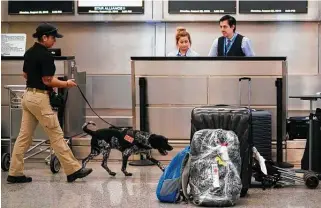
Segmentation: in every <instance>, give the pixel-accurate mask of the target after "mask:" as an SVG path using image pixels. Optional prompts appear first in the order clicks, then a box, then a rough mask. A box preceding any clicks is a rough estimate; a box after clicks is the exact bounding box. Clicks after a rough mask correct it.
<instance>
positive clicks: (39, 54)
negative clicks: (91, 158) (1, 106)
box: [7, 24, 92, 183]
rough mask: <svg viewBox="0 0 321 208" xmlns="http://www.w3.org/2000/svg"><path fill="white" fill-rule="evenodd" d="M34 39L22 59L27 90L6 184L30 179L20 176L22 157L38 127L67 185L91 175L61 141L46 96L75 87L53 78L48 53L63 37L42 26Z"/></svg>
mask: <svg viewBox="0 0 321 208" xmlns="http://www.w3.org/2000/svg"><path fill="white" fill-rule="evenodd" d="M33 37H34V38H37V39H38V42H36V43H35V44H34V45H33V46H32V47H31V48H30V49H28V50H27V51H26V53H25V55H24V65H23V76H24V77H25V79H26V80H27V89H26V92H25V93H24V95H23V98H22V103H21V105H22V110H23V111H22V121H21V128H20V133H19V135H18V138H17V140H16V142H15V145H14V148H13V152H12V157H11V162H10V170H9V175H8V178H7V181H8V182H10V183H27V182H31V181H32V178H31V177H27V176H25V175H24V174H23V169H24V159H23V157H24V153H25V152H26V150H28V149H29V147H30V145H31V144H32V136H33V134H34V131H35V128H36V127H37V125H38V123H40V125H41V126H42V128H43V129H44V131H45V132H46V134H47V135H48V137H49V139H50V145H51V147H52V148H53V150H54V152H55V155H56V156H57V157H58V159H59V161H60V163H61V165H62V167H63V169H64V172H65V174H66V175H67V181H68V182H73V181H75V180H76V179H77V178H83V177H86V176H87V175H89V174H90V173H91V172H92V169H86V168H82V166H81V165H80V163H79V162H78V161H77V159H76V158H75V157H74V155H73V153H72V152H71V150H70V148H69V146H68V145H67V143H66V141H65V140H64V135H63V131H62V129H61V127H60V124H59V121H58V117H57V114H56V112H54V111H53V110H52V107H51V105H50V100H49V93H50V92H51V91H52V88H53V87H58V88H70V87H74V86H77V85H76V83H75V82H74V81H73V80H68V81H60V80H58V79H57V78H56V77H54V75H55V71H56V67H55V64H54V58H53V56H52V55H51V53H50V52H49V51H48V48H50V47H52V46H53V45H54V43H55V42H56V38H62V37H63V36H62V35H61V34H59V33H58V30H57V28H55V27H54V26H52V25H50V24H41V25H40V26H39V27H38V28H37V30H36V33H34V34H33Z"/></svg>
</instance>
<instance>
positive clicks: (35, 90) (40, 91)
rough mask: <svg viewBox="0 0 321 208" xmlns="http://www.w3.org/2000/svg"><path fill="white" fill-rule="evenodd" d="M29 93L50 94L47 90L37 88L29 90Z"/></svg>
mask: <svg viewBox="0 0 321 208" xmlns="http://www.w3.org/2000/svg"><path fill="white" fill-rule="evenodd" d="M27 91H29V92H38V93H43V94H49V92H48V91H47V90H39V89H37V88H29V87H28V88H27Z"/></svg>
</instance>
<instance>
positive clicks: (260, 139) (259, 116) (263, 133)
mask: <svg viewBox="0 0 321 208" xmlns="http://www.w3.org/2000/svg"><path fill="white" fill-rule="evenodd" d="M252 127H253V132H252V133H253V144H254V146H255V147H256V149H257V150H258V152H259V153H260V154H261V156H262V157H264V159H266V160H272V114H271V112H269V111H265V110H253V109H252Z"/></svg>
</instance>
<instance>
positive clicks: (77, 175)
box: [67, 168, 93, 182]
mask: <svg viewBox="0 0 321 208" xmlns="http://www.w3.org/2000/svg"><path fill="white" fill-rule="evenodd" d="M91 172H93V169H91V168H81V169H80V170H78V171H76V172H74V173H73V174H71V175H68V176H67V181H68V182H74V181H75V180H76V179H77V178H84V177H86V176H88V175H89V174H90V173H91Z"/></svg>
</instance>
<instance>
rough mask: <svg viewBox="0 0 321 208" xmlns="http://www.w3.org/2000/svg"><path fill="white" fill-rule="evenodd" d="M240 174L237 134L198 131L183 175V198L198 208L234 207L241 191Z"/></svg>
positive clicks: (216, 130)
mask: <svg viewBox="0 0 321 208" xmlns="http://www.w3.org/2000/svg"><path fill="white" fill-rule="evenodd" d="M240 171H241V156H240V144H239V140H238V137H237V136H236V134H235V133H234V132H233V131H227V130H222V129H203V130H199V131H197V132H195V134H194V136H193V139H192V142H191V146H190V156H189V158H188V161H187V164H186V166H185V168H184V170H183V174H182V188H183V193H184V196H185V197H186V198H187V199H188V200H189V201H192V203H193V204H195V205H198V206H212V207H222V206H224V207H227V206H233V205H235V203H236V201H237V200H238V199H239V198H240V193H241V190H242V180H241V178H240ZM188 186H189V188H190V191H189V193H187V187H188Z"/></svg>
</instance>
